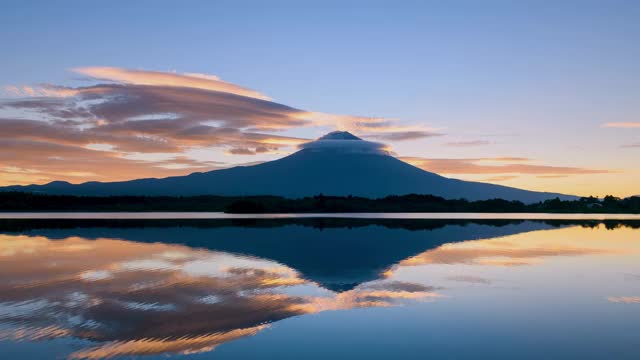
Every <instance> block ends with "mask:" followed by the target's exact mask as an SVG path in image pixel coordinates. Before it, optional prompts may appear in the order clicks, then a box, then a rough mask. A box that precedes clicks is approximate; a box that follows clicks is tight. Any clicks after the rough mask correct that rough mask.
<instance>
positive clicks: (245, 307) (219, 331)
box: [0, 219, 639, 359]
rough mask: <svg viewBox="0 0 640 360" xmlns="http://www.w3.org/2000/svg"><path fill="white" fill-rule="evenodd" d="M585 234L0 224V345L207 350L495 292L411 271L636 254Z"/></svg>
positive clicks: (514, 225)
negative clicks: (346, 315)
mask: <svg viewBox="0 0 640 360" xmlns="http://www.w3.org/2000/svg"><path fill="white" fill-rule="evenodd" d="M607 226H608V227H609V228H612V229H613V228H616V227H622V228H637V227H638V224H637V223H635V222H615V223H608V224H607ZM590 227H591V228H595V229H596V230H597V231H607V230H606V229H605V227H604V226H603V225H602V224H598V223H593V222H577V223H572V222H530V221H498V222H491V221H483V222H473V221H454V222H443V221H424V220H415V221H397V220H396V221H374V220H357V219H355V220H348V221H344V220H324V221H322V222H320V223H319V222H317V221H313V220H284V221H257V222H244V223H240V224H239V223H237V222H227V221H196V222H190V221H181V222H171V221H166V220H165V221H161V222H154V221H136V222H127V221H120V222H113V221H111V222H95V221H94V222H87V221H67V222H64V221H62V222H61V221H59V220H58V221H56V222H55V223H52V222H46V221H6V222H0V260H1V261H0V273H2V274H3V279H2V280H1V281H0V339H4V340H5V341H10V342H18V341H43V340H51V339H73V340H75V341H78V342H79V344H76V349H75V350H74V351H72V352H70V354H69V357H70V358H83V359H84V358H90V359H98V358H105V357H113V356H122V355H153V354H185V353H196V352H206V351H210V350H212V349H214V348H215V347H216V346H218V345H220V344H222V343H226V342H229V341H233V340H236V339H239V338H243V337H248V336H252V335H255V334H257V333H259V332H261V331H262V330H264V329H265V328H267V327H269V326H270V324H272V323H274V322H276V321H279V320H282V319H286V318H290V317H293V316H298V315H304V314H312V313H318V312H322V311H327V310H346V309H354V308H366V307H388V306H393V305H402V304H408V303H412V302H425V301H447V297H448V296H449V295H448V294H447V293H446V291H447V287H448V286H450V284H455V283H470V284H490V283H491V280H489V279H485V278H483V277H480V276H477V275H475V274H473V273H471V274H449V276H447V277H446V278H444V280H442V281H441V282H438V283H431V282H430V279H429V278H425V277H421V276H417V275H416V273H412V274H409V276H407V275H406V274H407V272H409V273H411V272H412V269H417V268H420V267H425V266H434V265H450V266H455V265H459V264H464V265H465V266H467V265H472V266H479V267H495V266H500V267H504V266H525V265H528V266H536V265H539V264H541V263H542V262H543V261H545V259H551V258H554V257H579V256H588V255H606V256H616V255H628V254H629V253H631V252H636V251H637V250H638V248H639V246H638V244H636V243H633V242H628V241H612V242H608V243H603V242H596V241H591V242H590V241H584V238H583V237H581V235H580V233H579V232H580V231H585V230H584V229H585V228H586V229H588V228H590ZM554 229H555V230H554ZM541 230H552V231H541ZM576 231H577V232H576ZM634 231H636V232H637V230H634ZM554 232H560V233H558V234H559V235H561V236H549V235H550V234H553V233H554ZM574 235H577V236H574ZM418 275H419V274H418ZM631 295H633V294H631ZM631 295H629V296H626V294H612V296H611V298H610V299H609V301H611V302H616V303H630V302H633V301H632V300H633V299H634V297H633V296H631ZM629 299H632V300H629ZM78 346H79V348H78ZM0 349H1V348H0Z"/></svg>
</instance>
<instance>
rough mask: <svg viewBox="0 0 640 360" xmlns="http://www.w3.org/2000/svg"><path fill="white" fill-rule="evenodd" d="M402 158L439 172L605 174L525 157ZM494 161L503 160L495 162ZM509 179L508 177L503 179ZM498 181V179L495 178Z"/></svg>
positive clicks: (597, 170)
mask: <svg viewBox="0 0 640 360" xmlns="http://www.w3.org/2000/svg"><path fill="white" fill-rule="evenodd" d="M401 159H402V160H404V161H406V162H409V163H411V164H413V165H415V166H418V167H420V168H422V169H424V170H428V171H432V172H436V173H439V174H537V175H582V174H605V173H609V172H611V171H610V170H604V169H589V168H580V167H567V166H550V165H535V164H522V163H520V162H525V161H528V160H529V159H523V158H509V157H504V158H468V159H430V158H422V157H402V158H401ZM494 162H502V163H500V164H494ZM501 180H507V179H504V178H503V179H501ZM494 181H498V180H494Z"/></svg>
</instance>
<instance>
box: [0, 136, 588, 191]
mask: <svg viewBox="0 0 640 360" xmlns="http://www.w3.org/2000/svg"><path fill="white" fill-rule="evenodd" d="M0 191H28V192H37V193H44V194H65V195H93V196H105V195H149V196H151V195H153V196H159V195H169V196H192V195H222V196H245V195H277V196H284V197H288V198H300V197H305V196H313V195H317V194H324V195H336V196H348V195H353V196H362V197H368V198H378V197H384V196H388V195H404V194H431V195H436V196H441V197H444V198H447V199H458V198H466V199H468V200H486V199H494V198H500V199H504V200H519V201H522V202H525V203H533V202H538V201H543V200H546V199H551V198H555V197H559V198H560V199H562V200H572V199H576V198H577V197H575V196H570V195H563V194H555V193H547V192H535V191H527V190H521V189H516V188H511V187H507V186H500V185H494V184H486V183H479V182H469V181H462V180H457V179H450V178H446V177H443V176H440V175H438V174H434V173H431V172H428V171H425V170H422V169H420V168H417V167H415V166H413V165H410V164H407V163H405V162H403V161H401V160H399V159H397V158H395V157H393V156H391V155H389V154H388V153H387V152H386V151H384V150H383V148H382V145H381V144H378V143H374V142H369V141H365V140H362V139H360V138H358V137H356V136H354V135H352V134H350V133H348V132H333V133H330V134H327V135H325V136H323V137H321V138H320V139H318V140H316V141H312V142H310V143H307V144H304V145H303V146H302V148H301V150H299V151H298V152H296V153H294V154H291V155H289V156H286V157H284V158H281V159H278V160H275V161H270V162H266V163H262V164H258V165H253V166H237V167H233V168H229V169H222V170H214V171H209V172H205V173H193V174H190V175H186V176H175V177H168V178H164V179H138V180H131V181H120V182H104V183H103V182H95V181H92V182H86V183H83V184H77V185H74V184H70V183H67V182H63V181H54V182H52V183H49V184H45V185H27V186H7V187H4V188H0Z"/></svg>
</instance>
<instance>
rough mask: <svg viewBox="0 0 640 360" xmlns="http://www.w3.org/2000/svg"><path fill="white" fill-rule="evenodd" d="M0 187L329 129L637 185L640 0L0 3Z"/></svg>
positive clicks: (117, 174)
mask: <svg viewBox="0 0 640 360" xmlns="http://www.w3.org/2000/svg"><path fill="white" fill-rule="evenodd" d="M2 8H3V10H2V11H1V12H0V43H1V44H2V56H0V149H2V151H1V152H0V185H11V184H30V183H47V182H50V181H53V180H65V181H70V182H73V183H79V182H84V181H89V180H96V181H113V180H126V179H134V178H141V177H164V176H170V175H180V174H188V173H191V172H194V171H207V170H213V169H218V168H225V167H230V166H234V165H236V164H253V163H258V162H263V161H268V160H273V159H277V158H280V157H283V156H286V155H287V154H290V153H292V152H294V151H296V150H297V149H298V146H300V144H302V143H304V142H306V141H309V140H310V139H314V138H318V137H320V136H322V135H324V134H325V133H327V132H329V131H332V130H337V129H338V130H347V131H351V132H352V133H354V134H356V135H358V136H360V137H362V138H365V139H367V140H373V141H378V142H382V143H384V144H386V145H387V148H388V149H389V150H390V151H391V152H392V153H393V154H394V155H395V156H398V157H399V158H401V159H403V160H405V161H408V162H410V163H412V164H414V165H416V166H419V167H421V168H423V169H425V170H429V171H434V172H437V173H439V174H442V175H445V176H448V177H454V178H460V179H465V180H474V181H485V182H491V183H496V184H502V185H507V186H514V187H519V188H524V189H530V190H539V191H553V192H562V193H568V194H577V195H585V196H587V195H595V196H604V195H607V194H612V195H616V196H630V195H636V194H640V185H639V184H640V161H639V160H638V159H639V158H640V61H638V59H640V41H638V39H639V38H640V21H638V19H639V18H640V2H638V1H617V0H612V1H604V0H601V1H591V0H581V1H571V0H566V1H542V0H540V1H536V0H530V1H506V0H505V1H497V0H488V1H482V2H480V1H472V0H469V1H462V0H452V1H402V2H398V1H317V2H316V1H307V2H301V1H269V2H263V1H254V2H250V1H180V2H168V1H136V2H99V3H98V2H87V1H59V2H49V1H4V2H3V6H2Z"/></svg>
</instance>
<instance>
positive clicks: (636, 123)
mask: <svg viewBox="0 0 640 360" xmlns="http://www.w3.org/2000/svg"><path fill="white" fill-rule="evenodd" d="M602 127H605V128H640V121H631V122H609V123H604V124H602Z"/></svg>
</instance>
